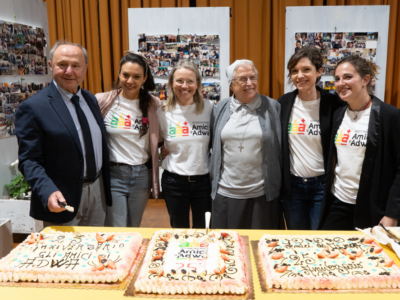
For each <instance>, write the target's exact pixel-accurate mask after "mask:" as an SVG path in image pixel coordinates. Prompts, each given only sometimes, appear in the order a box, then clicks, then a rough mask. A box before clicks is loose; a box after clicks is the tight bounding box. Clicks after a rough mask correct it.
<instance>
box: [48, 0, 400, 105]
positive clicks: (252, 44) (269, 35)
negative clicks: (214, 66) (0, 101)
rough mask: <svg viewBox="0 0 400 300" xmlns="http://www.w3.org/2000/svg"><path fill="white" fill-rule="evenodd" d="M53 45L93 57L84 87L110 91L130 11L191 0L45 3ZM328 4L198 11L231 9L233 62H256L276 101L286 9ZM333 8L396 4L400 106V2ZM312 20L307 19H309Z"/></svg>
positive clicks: (255, 3) (394, 56)
mask: <svg viewBox="0 0 400 300" xmlns="http://www.w3.org/2000/svg"><path fill="white" fill-rule="evenodd" d="M44 1H45V2H46V3H47V14H48V20H49V31H50V37H49V39H50V46H51V47H52V46H53V45H54V43H55V42H56V41H57V40H60V39H67V40H69V41H71V42H74V43H80V44H82V45H83V46H84V47H85V48H86V49H87V50H88V53H89V68H88V73H87V75H86V77H85V80H84V83H83V87H84V88H85V89H88V90H89V91H91V92H92V93H94V94H95V93H99V92H102V91H108V90H110V89H111V87H112V83H113V82H114V81H115V80H116V77H117V75H118V70H119V61H120V59H121V57H122V56H123V54H124V51H125V50H128V48H129V34H128V8H140V7H143V8H146V7H189V2H190V1H189V0H44ZM323 2H324V1H323V0H279V1H276V0H197V1H196V4H197V7H218V6H225V7H230V8H231V9H232V18H230V62H231V63H232V62H234V61H235V60H236V59H243V58H246V59H250V60H252V61H254V63H255V65H256V68H257V69H258V71H259V90H260V93H261V94H264V95H268V96H270V97H272V98H274V99H277V98H279V97H280V96H281V95H282V94H283V92H284V83H285V80H286V70H285V68H284V63H285V10H286V7H287V6H313V5H315V6H322V5H323ZM326 2H327V3H326V4H327V5H328V6H329V5H390V21H389V43H388V53H387V66H386V86H385V99H384V100H385V102H387V103H390V104H392V105H394V106H396V107H398V108H400V68H399V66H400V4H399V1H398V0H327V1H326ZM305 21H306V20H305Z"/></svg>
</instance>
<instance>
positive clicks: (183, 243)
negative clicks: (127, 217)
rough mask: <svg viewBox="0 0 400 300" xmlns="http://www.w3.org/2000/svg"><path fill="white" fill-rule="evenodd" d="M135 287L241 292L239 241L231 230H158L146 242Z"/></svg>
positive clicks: (163, 291) (146, 290) (148, 290)
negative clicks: (207, 232)
mask: <svg viewBox="0 0 400 300" xmlns="http://www.w3.org/2000/svg"><path fill="white" fill-rule="evenodd" d="M135 289H136V291H140V292H142V293H155V294H244V293H245V292H246V291H247V283H246V275H245V264H244V252H243V243H242V240H241V238H240V236H239V235H238V233H237V232H235V231H226V230H221V231H211V232H210V233H209V234H206V232H205V230H160V231H157V232H156V233H154V235H153V238H152V239H151V241H150V243H149V248H148V250H147V253H146V257H145V259H144V261H143V266H142V268H141V270H140V273H139V276H138V279H137V280H136V282H135Z"/></svg>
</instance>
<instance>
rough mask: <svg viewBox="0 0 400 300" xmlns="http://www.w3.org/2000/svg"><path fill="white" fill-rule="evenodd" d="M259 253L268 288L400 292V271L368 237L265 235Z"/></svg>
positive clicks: (260, 243)
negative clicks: (392, 289) (391, 289)
mask: <svg viewBox="0 0 400 300" xmlns="http://www.w3.org/2000/svg"><path fill="white" fill-rule="evenodd" d="M258 249H259V253H260V256H261V262H262V266H263V269H264V271H265V273H266V278H267V286H268V288H278V289H279V288H280V289H340V290H347V289H368V288H400V268H399V267H398V266H397V265H396V264H394V261H393V260H392V259H390V258H389V256H387V254H386V253H385V252H384V251H383V249H382V248H381V247H380V246H379V245H378V244H376V243H375V242H374V240H373V239H371V238H369V237H366V236H360V235H357V236H350V235H321V236H314V235H312V236H291V235H280V236H274V235H264V236H263V237H262V238H261V240H260V242H259V244H258Z"/></svg>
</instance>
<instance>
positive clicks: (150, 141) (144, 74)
mask: <svg viewBox="0 0 400 300" xmlns="http://www.w3.org/2000/svg"><path fill="white" fill-rule="evenodd" d="M127 52H128V54H127V55H125V56H124V57H123V58H122V59H121V62H120V68H119V75H118V80H117V83H116V84H115V87H114V89H113V90H111V91H110V92H107V93H102V94H97V95H96V98H97V100H98V102H99V106H100V110H101V113H102V116H103V118H104V124H105V127H106V130H107V138H108V147H109V152H110V173H111V193H112V200H113V204H112V206H107V212H106V221H105V226H114V227H126V226H128V227H139V226H140V223H141V220H142V215H143V212H144V210H145V208H146V204H147V200H148V198H149V191H150V188H151V187H152V188H153V194H154V197H155V198H156V199H157V198H158V190H159V184H158V167H159V166H158V139H159V136H158V119H157V115H156V109H157V107H158V106H159V105H160V100H159V99H158V98H156V97H153V96H151V95H150V94H149V91H152V90H154V89H155V84H154V80H153V76H152V74H151V69H150V67H149V64H148V61H147V59H146V58H145V57H144V56H143V54H142V53H139V52H130V51H127ZM152 181H153V185H151V182H152Z"/></svg>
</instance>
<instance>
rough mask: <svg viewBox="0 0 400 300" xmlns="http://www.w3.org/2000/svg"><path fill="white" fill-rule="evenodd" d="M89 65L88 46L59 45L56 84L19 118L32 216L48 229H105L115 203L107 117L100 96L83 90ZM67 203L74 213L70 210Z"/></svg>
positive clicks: (53, 58)
mask: <svg viewBox="0 0 400 300" xmlns="http://www.w3.org/2000/svg"><path fill="white" fill-rule="evenodd" d="M87 66H88V58H87V51H86V49H85V48H83V47H82V46H81V45H79V44H73V43H70V42H67V41H59V42H57V43H56V44H55V45H54V47H53V48H52V49H51V51H50V57H49V67H50V69H51V71H52V73H53V81H52V82H51V84H50V85H49V87H47V88H46V89H44V90H42V91H41V92H39V93H37V94H36V95H34V96H32V97H30V98H29V99H28V100H26V101H24V102H23V103H22V104H21V105H19V107H18V111H17V114H16V121H15V123H16V132H17V138H18V144H19V150H18V155H19V170H20V171H21V173H22V174H23V175H24V176H25V178H26V180H27V181H28V183H29V184H30V186H31V187H32V198H31V209H30V215H31V216H32V217H33V218H35V219H38V220H43V221H44V224H45V226H49V225H68V226H103V225H104V220H105V211H106V204H107V205H109V206H110V205H112V200H111V190H110V170H109V156H108V146H107V141H106V131H105V127H104V124H103V119H102V117H101V113H100V109H99V106H98V104H97V101H96V98H95V97H94V96H93V95H92V94H91V93H90V92H88V91H85V90H84V89H82V88H81V87H80V84H81V83H82V81H83V79H84V76H85V73H86V70H87ZM67 203H68V205H69V206H72V207H73V208H74V212H72V213H71V212H69V211H66V210H65V208H64V206H65V205H66V204H67Z"/></svg>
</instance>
